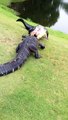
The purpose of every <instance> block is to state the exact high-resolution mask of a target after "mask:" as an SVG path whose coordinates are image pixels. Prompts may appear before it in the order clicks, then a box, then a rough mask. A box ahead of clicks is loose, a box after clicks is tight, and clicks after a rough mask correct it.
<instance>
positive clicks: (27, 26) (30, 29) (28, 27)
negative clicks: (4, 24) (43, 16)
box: [17, 18, 35, 33]
mask: <svg viewBox="0 0 68 120" xmlns="http://www.w3.org/2000/svg"><path fill="white" fill-rule="evenodd" d="M17 21H20V22H22V23H23V24H24V26H25V28H26V29H27V30H28V31H29V33H30V32H32V31H33V30H34V29H35V27H34V26H31V25H29V24H28V23H27V22H25V21H24V20H23V19H21V18H19V19H17Z"/></svg>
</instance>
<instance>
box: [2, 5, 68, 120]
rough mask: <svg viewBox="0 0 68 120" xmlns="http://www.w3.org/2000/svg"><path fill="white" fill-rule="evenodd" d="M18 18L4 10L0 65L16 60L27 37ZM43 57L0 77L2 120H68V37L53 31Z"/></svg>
mask: <svg viewBox="0 0 68 120" xmlns="http://www.w3.org/2000/svg"><path fill="white" fill-rule="evenodd" d="M16 19H17V17H16V16H15V15H14V14H13V13H12V12H10V10H9V11H8V10H7V9H6V10H5V9H3V8H2V7H0V64H1V63H4V62H7V61H9V60H11V59H12V58H14V56H15V48H16V47H17V44H18V43H19V42H20V41H21V36H22V35H25V34H27V31H26V30H25V29H24V26H23V25H22V24H21V23H16ZM41 41H42V42H43V43H44V44H45V45H46V49H45V50H39V53H40V54H41V56H42V58H41V59H38V60H36V59H35V58H34V57H33V56H31V57H29V58H28V60H27V61H26V62H25V64H24V65H23V66H22V67H21V69H19V70H18V71H16V72H14V73H12V74H9V75H7V76H4V77H1V78H0V120H68V35H65V34H63V33H61V32H58V31H53V30H50V29H49V40H48V41H45V40H44V39H43V40H41Z"/></svg>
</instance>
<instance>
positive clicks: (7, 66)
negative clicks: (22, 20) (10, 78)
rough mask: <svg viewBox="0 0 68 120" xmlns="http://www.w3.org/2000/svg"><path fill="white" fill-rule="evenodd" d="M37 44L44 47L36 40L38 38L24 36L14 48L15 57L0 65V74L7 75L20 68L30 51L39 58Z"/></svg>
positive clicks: (42, 47)
mask: <svg viewBox="0 0 68 120" xmlns="http://www.w3.org/2000/svg"><path fill="white" fill-rule="evenodd" d="M38 46H39V47H40V48H41V49H44V48H45V46H44V45H43V44H41V43H39V42H38V39H37V38H36V37H34V36H25V37H24V38H23V41H22V42H21V43H19V45H18V46H17V48H16V57H15V58H14V59H12V60H11V61H10V62H7V63H4V64H1V65H0V76H3V75H7V74H9V73H12V72H14V71H16V70H17V69H18V68H20V67H21V66H22V65H23V64H24V62H25V61H26V60H27V58H28V57H29V56H30V54H31V53H33V54H34V56H35V58H36V59H37V58H40V55H39V53H38Z"/></svg>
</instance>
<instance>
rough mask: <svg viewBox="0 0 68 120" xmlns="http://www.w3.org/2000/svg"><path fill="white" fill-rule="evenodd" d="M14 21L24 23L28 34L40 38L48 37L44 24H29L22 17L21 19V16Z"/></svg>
mask: <svg viewBox="0 0 68 120" xmlns="http://www.w3.org/2000/svg"><path fill="white" fill-rule="evenodd" d="M16 21H19V22H22V23H23V24H24V26H25V28H26V29H27V31H28V34H29V35H30V36H36V37H37V39H41V38H42V37H45V38H46V39H48V36H49V33H48V30H47V29H46V28H45V27H44V26H42V25H37V26H32V25H29V24H28V23H27V22H26V21H25V20H24V19H21V18H19V19H17V20H16Z"/></svg>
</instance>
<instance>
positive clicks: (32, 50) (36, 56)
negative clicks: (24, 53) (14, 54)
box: [29, 45, 41, 59]
mask: <svg viewBox="0 0 68 120" xmlns="http://www.w3.org/2000/svg"><path fill="white" fill-rule="evenodd" d="M29 50H30V51H31V52H33V53H34V56H35V58H36V59H38V58H41V56H40V55H39V53H38V49H37V48H36V47H35V46H34V45H31V46H30V47H29Z"/></svg>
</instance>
